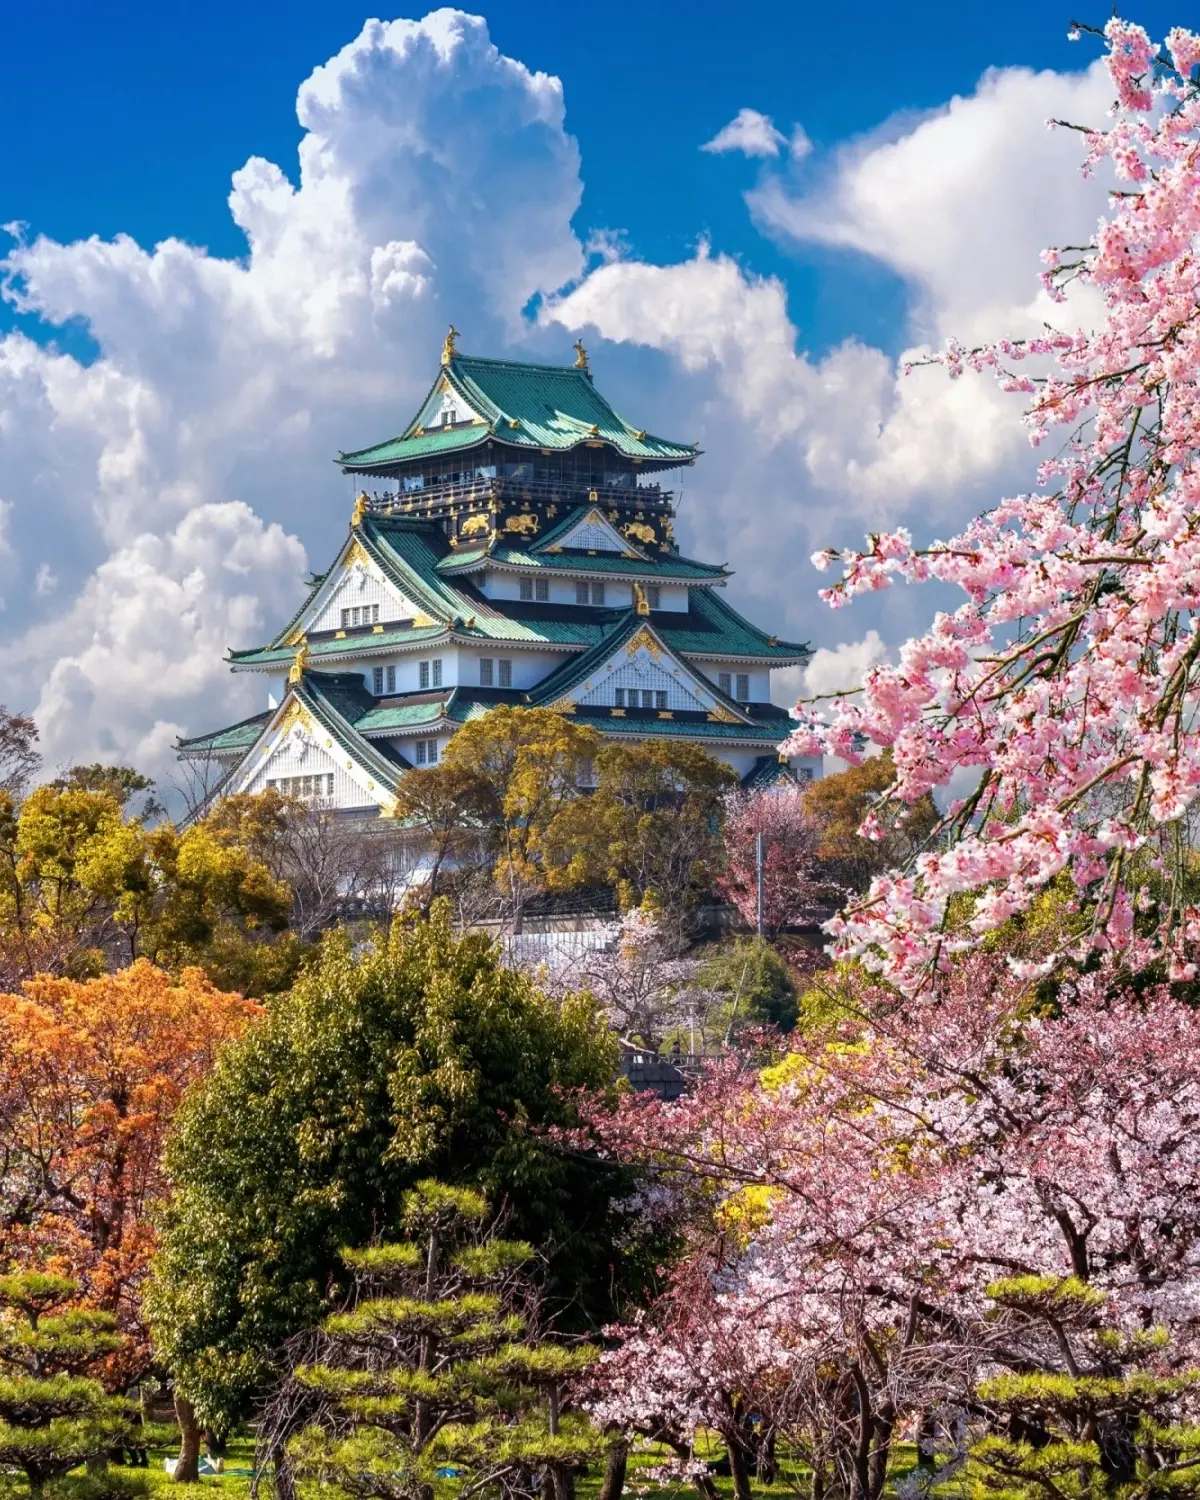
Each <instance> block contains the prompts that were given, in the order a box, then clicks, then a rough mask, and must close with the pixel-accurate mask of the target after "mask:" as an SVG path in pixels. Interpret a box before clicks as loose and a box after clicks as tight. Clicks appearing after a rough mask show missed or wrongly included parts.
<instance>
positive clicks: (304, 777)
mask: <svg viewBox="0 0 1200 1500" xmlns="http://www.w3.org/2000/svg"><path fill="white" fill-rule="evenodd" d="M455 340H456V333H455V331H454V330H453V329H451V331H450V334H449V335H448V336H447V338H446V342H445V345H444V347H443V350H442V358H441V365H440V368H439V370H438V373H437V377H436V379H435V380H434V382H433V384H432V386H431V388H430V390H429V394H428V395H427V396H426V398H425V400H424V402H423V403H422V405H421V407H420V410H419V411H418V412H417V414H416V416H415V417H414V418H413V420H412V421H411V422H410V423H409V425H408V426H407V427H406V428H405V429H404V431H403V432H402V433H401V434H400V435H399V436H398V437H395V438H391V439H390V440H388V441H387V442H384V443H380V444H377V445H376V446H375V447H373V448H365V449H360V450H358V451H356V452H351V453H342V454H340V455H339V457H338V460H337V462H338V463H339V464H340V465H341V468H342V471H343V472H344V473H347V474H354V475H360V476H362V479H363V483H364V489H363V491H362V493H361V494H360V495H359V498H358V500H357V502H356V504H355V507H354V511H353V514H352V516H351V518H350V525H349V527H348V530H347V534H346V538H345V540H344V542H343V543H342V546H341V547H340V549H339V551H338V553H337V556H336V557H335V558H334V559H333V562H332V563H331V565H330V567H329V568H328V569H327V570H326V571H325V572H324V573H320V574H316V575H314V576H313V578H312V580H311V586H310V589H309V593H308V595H307V597H306V598H305V599H304V601H303V603H302V604H301V605H300V608H299V609H298V610H297V611H296V614H295V615H294V616H293V617H292V619H291V620H290V621H289V622H288V623H287V624H286V625H285V626H284V627H283V629H282V630H281V631H280V632H279V633H278V635H276V636H275V638H274V639H273V640H272V641H270V642H268V643H267V644H266V645H263V646H257V647H254V648H251V649H249V650H237V651H232V652H231V653H230V655H229V662H230V665H231V667H232V669H233V670H234V671H237V672H255V673H258V674H260V675H261V676H263V677H264V678H265V679H266V680H265V684H264V686H265V693H264V697H265V699H266V704H265V706H264V708H263V710H262V712H260V713H258V714H256V715H254V716H253V717H252V718H250V719H246V720H244V721H243V722H241V723H239V724H234V725H231V726H229V727H228V728H226V729H221V730H217V731H215V732H214V733H210V734H206V735H199V736H196V737H195V738H192V739H186V740H182V741H180V744H179V753H180V755H181V756H182V757H185V758H191V759H205V760H209V761H213V762H216V763H218V764H219V765H220V766H221V768H222V770H223V771H224V773H225V774H224V779H223V781H222V790H223V791H229V792H233V791H245V792H253V791H261V790H263V789H264V788H265V787H267V786H276V787H278V788H279V789H280V790H282V791H285V792H287V793H289V794H291V795H299V796H305V797H312V798H320V799H321V800H323V801H325V802H328V803H330V804H331V805H333V806H335V807H337V808H340V809H344V810H346V811H347V812H350V811H354V812H357V813H361V814H363V815H371V814H374V813H376V812H378V811H381V810H383V811H386V810H387V809H388V807H389V805H390V802H391V798H392V795H393V793H394V792H395V789H396V786H397V783H398V780H399V778H400V777H401V776H403V775H404V774H405V772H406V771H408V770H409V769H411V768H413V767H421V766H428V765H433V764H436V763H437V761H438V760H439V759H440V757H441V754H442V752H443V751H444V749H445V746H446V744H447V743H448V741H449V738H450V736H451V735H453V733H454V731H455V729H456V728H457V727H458V726H459V725H460V724H462V723H463V722H464V721H465V720H467V719H469V718H473V717H476V716H477V715H479V714H482V713H485V712H486V711H487V710H488V709H489V708H491V707H492V706H493V705H495V704H497V703H516V704H523V705H526V706H531V707H549V708H553V709H556V710H557V711H558V712H560V713H569V714H572V715H575V716H577V717H578V718H579V719H580V720H581V721H585V722H587V723H589V724H592V725H593V726H594V727H595V728H596V729H597V730H599V731H600V733H602V734H604V735H607V736H611V737H613V738H617V739H625V740H628V739H635V740H636V739H645V738H648V737H651V736H654V737H658V736H667V737H669V738H673V739H686V740H691V741H693V742H695V743H699V744H702V745H703V746H704V747H705V748H706V749H707V750H709V751H711V752H712V753H713V754H714V755H716V756H718V757H719V758H720V759H722V760H724V761H726V762H728V763H729V764H730V765H731V766H733V767H734V768H735V769H736V770H737V771H738V773H739V774H740V775H741V776H742V778H743V780H744V781H747V782H752V783H754V784H761V783H763V782H765V781H769V780H770V779H772V778H773V777H775V776H777V775H779V774H787V772H788V771H789V769H790V771H791V774H795V775H800V776H811V775H814V774H819V770H818V768H817V766H816V764H815V763H806V762H802V761H798V762H795V763H793V765H792V766H791V767H790V768H788V767H787V766H785V765H784V764H783V763H781V762H780V760H779V756H778V751H777V747H778V745H779V743H780V742H781V741H782V740H783V739H784V738H785V736H786V735H787V733H788V729H789V725H790V720H789V718H788V715H787V714H786V712H785V711H784V710H783V709H780V708H777V707H775V706H774V705H773V704H772V703H771V701H770V699H771V695H770V674H771V671H772V670H773V669H775V668H779V667H785V666H794V665H796V664H798V663H802V662H804V661H805V660H807V658H808V655H809V650H808V647H807V646H804V645H800V644H797V643H794V642H789V641H781V640H777V639H776V637H774V636H773V635H769V634H767V633H766V632H764V631H762V630H760V629H759V628H758V627H757V626H755V625H752V624H750V622H749V621H747V620H745V619H744V618H743V617H742V616H741V615H739V614H737V613H736V612H735V611H734V610H733V609H731V608H730V607H729V605H728V604H726V603H725V602H724V599H723V598H722V589H723V587H724V585H725V583H726V581H727V579H728V578H729V573H728V571H727V570H726V568H725V567H724V566H722V565H720V564H712V563H702V562H698V561H696V560H694V559H692V558H688V557H684V556H683V555H682V554H681V553H680V551H679V549H678V547H677V545H676V542H675V535H674V527H673V520H674V507H673V495H672V492H671V490H670V489H669V488H666V487H665V486H664V481H665V480H666V479H667V476H669V474H670V472H671V471H672V470H678V469H680V468H682V467H684V466H690V465H691V464H693V463H695V461H696V459H697V457H698V456H699V450H698V449H697V448H696V446H695V445H694V444H689V443H674V442H669V441H667V440H666V439H665V438H660V437H655V436H654V435H653V434H651V433H649V432H646V431H645V430H644V429H641V428H637V427H634V426H633V425H632V424H631V423H629V422H626V421H625V420H624V419H623V418H621V417H619V416H618V415H617V413H616V412H615V411H614V409H613V408H612V407H611V406H610V405H609V403H608V402H607V401H606V400H605V398H604V397H603V396H602V395H601V394H600V392H599V391H598V390H597V389H596V386H595V384H594V382H593V379H592V374H591V370H590V369H589V367H588V360H587V355H586V352H585V350H584V348H583V346H582V344H578V345H576V356H577V357H576V360H575V363H574V365H569V366H560V365H534V364H522V363H518V362H516V361H514V360H502V359H483V358H478V357H474V356H469V355H465V354H460V353H459V352H458V350H457V347H456V342H455Z"/></svg>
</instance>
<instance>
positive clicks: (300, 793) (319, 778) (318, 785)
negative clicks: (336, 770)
mask: <svg viewBox="0 0 1200 1500" xmlns="http://www.w3.org/2000/svg"><path fill="white" fill-rule="evenodd" d="M267 785H268V786H269V787H276V788H277V789H278V790H279V791H280V792H282V794H283V795H284V796H285V797H299V798H301V799H302V800H304V801H306V802H311V801H313V800H314V799H315V798H317V797H332V796H333V772H332V771H327V772H320V773H318V774H317V775H315V776H281V777H280V778H279V780H278V781H268V782H267Z"/></svg>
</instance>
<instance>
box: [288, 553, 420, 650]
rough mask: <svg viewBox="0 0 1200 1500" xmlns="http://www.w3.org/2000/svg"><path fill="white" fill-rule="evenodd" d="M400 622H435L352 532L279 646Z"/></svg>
mask: <svg viewBox="0 0 1200 1500" xmlns="http://www.w3.org/2000/svg"><path fill="white" fill-rule="evenodd" d="M414 592H415V591H414ZM396 620H411V621H412V622H413V623H414V624H417V625H428V624H430V623H432V621H431V617H430V615H429V612H428V611H427V610H426V609H424V608H422V606H421V604H420V603H419V602H418V601H417V599H416V598H415V597H413V596H411V595H409V594H407V593H405V592H404V591H403V590H402V589H401V588H400V587H398V586H397V584H396V582H395V580H394V579H392V578H389V577H388V576H387V574H386V573H385V572H384V570H383V569H382V568H381V567H380V566H379V564H378V563H377V562H376V560H375V559H374V558H373V557H372V556H371V555H370V553H369V552H368V551H367V549H366V547H364V546H363V543H362V541H361V539H360V538H359V537H358V536H357V535H356V534H355V533H353V532H352V533H351V535H350V536H349V537H348V538H347V540H346V542H345V544H344V545H343V547H342V550H341V552H340V553H339V554H338V557H337V560H336V561H335V563H334V564H333V566H332V567H331V568H330V569H329V571H328V573H326V574H325V576H324V578H323V579H322V580H321V582H320V583H319V584H318V585H317V586H316V587H315V588H314V589H313V591H312V593H311V594H310V595H309V597H308V598H307V599H306V600H305V602H304V605H303V606H302V607H301V609H300V611H299V612H298V613H297V614H296V616H295V617H294V619H292V620H291V621H290V622H289V624H288V627H287V629H286V631H285V632H284V634H283V637H281V644H286V645H295V644H296V643H297V642H299V640H300V639H301V638H302V637H304V636H311V635H320V634H325V633H327V632H330V631H332V632H334V633H335V634H337V633H339V632H348V631H355V630H370V629H373V628H374V627H375V626H379V627H380V628H382V626H383V625H384V624H385V623H386V622H388V621H396Z"/></svg>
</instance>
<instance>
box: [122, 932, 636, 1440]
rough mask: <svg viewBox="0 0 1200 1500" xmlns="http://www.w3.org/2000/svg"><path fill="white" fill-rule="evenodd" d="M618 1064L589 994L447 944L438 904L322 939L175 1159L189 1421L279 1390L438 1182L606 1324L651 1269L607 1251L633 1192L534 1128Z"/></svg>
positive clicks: (203, 1091)
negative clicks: (544, 1259) (539, 982)
mask: <svg viewBox="0 0 1200 1500" xmlns="http://www.w3.org/2000/svg"><path fill="white" fill-rule="evenodd" d="M616 1066H617V1049H616V1044H615V1042H614V1041H613V1039H612V1037H611V1036H610V1034H609V1033H608V1031H607V1028H605V1027H604V1026H603V1025H602V1024H601V1023H600V1022H599V1020H598V1019H597V1017H596V1016H595V1014H594V1010H593V1003H592V1002H591V1000H590V999H585V998H581V997H574V998H572V997H568V998H567V999H566V1000H565V1001H563V1002H561V1003H559V1002H552V1001H550V1000H548V999H547V998H546V997H544V996H543V995H542V994H541V993H540V992H539V991H538V990H536V989H535V988H534V987H533V985H532V983H531V981H530V980H529V979H528V978H527V977H526V976H524V975H522V974H518V973H515V972H512V971H511V970H508V969H506V968H504V967H503V966H502V964H501V963H500V962H499V958H498V955H497V953H496V951H495V949H494V947H493V945H491V944H490V943H489V942H488V941H487V940H486V939H485V938H483V937H482V936H480V935H478V934H475V935H468V936H466V937H464V938H461V939H455V937H454V936H453V933H452V931H451V928H450V922H449V916H448V913H447V911H446V910H445V909H444V908H438V909H437V910H436V911H435V913H434V916H433V918H432V919H430V920H428V921H423V920H420V919H417V918H415V917H414V918H409V919H405V920H403V921H399V922H397V923H395V924H394V925H393V927H392V930H391V932H390V934H389V935H387V936H383V935H380V936H379V937H378V938H377V939H376V941H374V942H373V943H372V944H370V945H368V946H367V947H365V948H358V949H356V948H355V947H354V946H353V945H352V944H351V942H350V940H349V938H348V937H346V936H345V935H344V934H338V935H335V936H333V937H330V938H328V939H326V941H325V943H324V944H323V945H322V950H321V952H320V955H319V958H318V960H317V961H316V962H315V963H313V964H312V965H310V966H309V967H307V968H306V969H305V971H304V973H303V974H302V975H301V977H300V979H299V980H298V981H297V983H296V984H295V986H294V987H293V988H292V990H291V991H290V992H289V993H288V994H287V995H284V996H281V997H279V998H278V999H277V1000H275V1001H274V1002H273V1004H272V1006H271V1009H270V1012H269V1014H268V1016H267V1018H266V1019H265V1020H264V1021H263V1022H262V1023H261V1024H260V1025H258V1026H257V1027H255V1029H254V1031H253V1032H252V1033H248V1034H247V1035H246V1036H245V1037H244V1038H242V1039H241V1040H239V1041H238V1042H235V1043H234V1044H233V1045H232V1046H230V1047H227V1048H226V1049H225V1050H224V1052H223V1053H222V1055H221V1058H220V1059H219V1061H218V1063H217V1066H216V1068H215V1070H214V1072H213V1073H212V1074H211V1075H209V1077H208V1079H206V1080H205V1081H204V1083H202V1084H201V1085H200V1086H199V1087H198V1088H195V1089H193V1090H191V1091H190V1093H189V1095H188V1097H187V1099H186V1100H185V1102H184V1105H183V1108H182V1111H181V1114H180V1117H179V1124H178V1127H177V1133H176V1136H175V1139H174V1142H173V1144H172V1145H171V1146H170V1147H169V1149H168V1152H167V1158H166V1165H167V1171H168V1174H169V1176H170V1177H171V1179H172V1181H173V1184H174V1192H173V1195H172V1198H171V1200H170V1202H169V1204H168V1207H167V1210H166V1212H165V1214H164V1216H163V1222H162V1240H161V1249H160V1251H159V1254H158V1256H157V1258H156V1262H155V1269H154V1272H153V1275H152V1278H151V1287H150V1292H149V1297H148V1308H149V1313H150V1318H151V1322H152V1326H153V1329H154V1334H155V1339H156V1344H157V1347H158V1349H159V1350H160V1352H161V1354H162V1355H163V1357H164V1359H165V1360H166V1362H167V1364H168V1365H169V1367H170V1368H171V1369H172V1371H173V1372H174V1374H175V1375H176V1378H177V1381H178V1383H179V1387H180V1388H181V1389H182V1390H183V1391H184V1392H185V1394H186V1395H187V1396H188V1397H189V1398H190V1399H191V1400H192V1401H193V1402H194V1403H195V1404H196V1406H197V1408H198V1409H199V1411H200V1415H201V1418H202V1419H203V1420H205V1421H207V1422H211V1423H215V1424H216V1425H226V1423H227V1421H228V1419H229V1417H230V1416H231V1415H232V1414H234V1413H235V1412H236V1411H237V1410H238V1408H239V1403H240V1402H241V1401H242V1399H243V1398H244V1397H245V1395H246V1394H247V1393H248V1392H249V1391H250V1390H251V1388H252V1387H254V1386H255V1385H256V1384H257V1383H260V1382H262V1381H264V1380H266V1379H269V1378H270V1377H271V1373H272V1369H273V1366H272V1363H271V1360H272V1357H273V1355H274V1354H275V1352H276V1351H277V1350H278V1348H279V1346H280V1345H281V1344H282V1342H283V1341H284V1340H285V1339H286V1338H288V1337H289V1336H290V1335H292V1334H294V1333H296V1332H297V1331H299V1330H301V1329H303V1328H306V1327H311V1326H313V1324H314V1323H315V1322H316V1321H317V1320H318V1319H319V1318H320V1317H321V1315H322V1314H323V1313H324V1312H325V1311H327V1309H328V1302H327V1297H328V1296H329V1294H330V1289H331V1287H334V1288H336V1285H337V1283H338V1280H339V1278H340V1276H341V1274H342V1264H341V1261H340V1259H339V1254H338V1252H339V1250H340V1249H341V1247H342V1246H343V1245H345V1244H346V1243H347V1241H349V1242H350V1243H355V1242H357V1243H359V1244H362V1243H364V1242H366V1241H367V1240H369V1239H370V1238H371V1237H372V1236H373V1235H375V1234H378V1233H386V1232H388V1231H389V1230H391V1229H392V1228H393V1226H394V1225H395V1223H396V1218H397V1214H398V1212H399V1208H400V1204H401V1202H402V1201H403V1197H404V1193H405V1192H406V1190H407V1189H408V1188H410V1187H411V1186H412V1184H413V1183H414V1182H415V1181H417V1180H418V1179H419V1178H421V1177H424V1176H427V1175H429V1174H434V1175H436V1176H438V1177H440V1178H443V1179H445V1180H447V1181H449V1182H452V1183H455V1184H459V1185H464V1184H469V1185H471V1186H474V1187H476V1188H477V1189H479V1190H480V1191H482V1192H484V1193H486V1194H487V1196H488V1198H489V1199H490V1200H491V1201H492V1202H494V1203H496V1204H497V1205H498V1206H500V1207H501V1208H502V1209H503V1210H504V1211H505V1212H506V1213H507V1214H508V1216H509V1217H508V1220H507V1223H508V1227H509V1228H510V1229H511V1230H512V1232H513V1233H514V1234H516V1235H519V1236H520V1237H522V1238H524V1239H528V1240H530V1241H531V1242H532V1243H534V1244H538V1245H541V1246H546V1247H547V1248H548V1257H549V1259H548V1272H549V1282H548V1287H547V1292H548V1295H549V1297H550V1299H551V1302H552V1304H553V1305H554V1306H555V1308H556V1312H557V1314H558V1315H559V1316H560V1317H561V1318H562V1319H564V1320H565V1321H566V1322H567V1323H570V1322H572V1321H574V1322H575V1323H579V1322H586V1321H587V1320H588V1319H589V1318H596V1317H599V1318H604V1317H606V1316H609V1315H610V1311H611V1307H612V1304H611V1301H610V1298H611V1295H612V1294H613V1292H614V1291H617V1290H620V1288H621V1287H622V1286H627V1285H628V1284H629V1283H630V1280H631V1279H632V1278H634V1277H636V1276H637V1275H639V1274H641V1270H642V1267H641V1263H640V1262H639V1260H638V1256H637V1253H636V1251H635V1250H626V1249H624V1248H622V1249H620V1250H619V1249H618V1248H617V1243H616V1238H615V1236H616V1233H617V1231H618V1228H619V1221H618V1220H617V1218H616V1216H615V1215H614V1210H613V1201H614V1199H615V1198H617V1197H618V1196H619V1195H621V1194H622V1193H627V1192H628V1191H629V1186H630V1179H629V1178H628V1177H626V1176H624V1175H623V1174H622V1173H621V1172H618V1171H614V1170H613V1169H611V1168H609V1167H607V1166H605V1165H603V1164H601V1163H596V1162H591V1161H588V1160H585V1159H584V1158H583V1157H582V1156H580V1155H578V1154H575V1153H572V1152H567V1151H563V1150H561V1149H559V1148H558V1147H557V1146H556V1145H555V1144H554V1143H553V1142H552V1141H550V1140H548V1139H546V1138H545V1136H544V1135H541V1134H539V1133H538V1132H539V1131H541V1130H542V1129H543V1128H544V1127H550V1126H568V1127H569V1126H572V1125H573V1124H574V1123H576V1121H577V1114H576V1108H575V1105H574V1104H573V1102H572V1098H571V1091H572V1090H579V1089H584V1090H597V1089H605V1088H608V1087H610V1086H611V1084H612V1080H613V1078H614V1076H615V1073H616ZM650 1264H653V1261H651V1262H650Z"/></svg>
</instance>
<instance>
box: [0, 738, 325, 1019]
mask: <svg viewBox="0 0 1200 1500" xmlns="http://www.w3.org/2000/svg"><path fill="white" fill-rule="evenodd" d="M149 786H150V783H149V782H147V781H146V779H145V778H144V777H141V776H139V775H138V774H137V773H136V772H134V771H130V770H128V768H126V767H120V766H99V765H96V766H82V767H75V768H73V769H72V771H70V772H69V773H68V774H67V775H66V776H64V777H62V778H60V780H58V781H57V782H51V783H46V784H45V785H42V786H39V787H37V788H35V790H34V791H32V792H31V793H30V794H29V796H27V797H26V798H25V799H24V801H22V802H21V803H20V805H19V806H18V805H17V804H16V803H14V801H13V800H12V797H11V796H10V794H9V793H8V792H5V791H2V790H0V981H2V982H3V983H4V984H5V985H6V986H10V985H13V984H15V983H16V982H18V981H19V980H20V979H24V978H28V977H30V976H31V975H32V974H33V973H34V972H47V973H53V974H58V975H65V976H67V977H71V978H88V977H94V976H95V975H97V974H99V973H101V972H103V971H104V970H105V969H110V968H112V967H114V966H119V965H121V964H125V963H131V962H133V961H134V960H135V959H137V958H139V957H142V958H149V959H152V960H153V961H154V962H155V963H157V964H158V965H160V966H161V967H163V968H167V969H170V970H172V971H173V972H178V971H179V970H181V969H182V968H184V967H187V966H189V965H198V966H199V967H201V968H203V969H205V970H206V972H207V973H208V974H209V977H210V978H212V979H213V980H214V981H215V982H216V983H218V984H219V985H221V986H222V987H224V988H226V989H237V990H238V991H239V992H241V993H244V994H250V995H256V994H264V993H269V992H270V991H271V990H272V989H274V988H278V987H280V986H281V985H285V984H287V983H288V982H290V980H291V978H292V977H293V976H294V974H295V972H296V969H297V967H298V963H299V956H298V952H297V945H296V944H295V942H294V941H292V940H290V939H289V938H288V937H281V936H280V935H281V934H283V933H284V932H285V929H286V928H287V924H288V918H289V913H290V910H291V901H292V893H291V889H290V887H289V886H288V885H287V883H286V882H285V881H283V880H281V879H279V878H277V877H276V876H275V875H274V874H273V873H272V871H271V869H270V867H269V866H268V864H267V863H266V861H265V859H264V858H263V842H264V841H263V826H264V822H266V823H269V822H270V820H271V818H272V817H273V816H276V815H277V814H278V807H279V806H281V805H282V803H283V799H281V798H278V797H274V796H273V800H272V799H271V798H263V799H249V800H253V801H256V802H257V801H263V802H267V803H270V804H271V805H270V806H263V807H258V808H255V809H254V811H253V815H251V813H250V812H248V811H243V812H242V814H241V815H240V816H236V815H235V812H236V810H235V812H231V811H230V810H228V809H226V808H224V807H223V808H222V809H220V810H219V811H218V812H216V813H214V814H213V815H212V816H210V817H209V818H206V819H204V820H202V821H200V822H198V823H195V824H193V825H191V826H190V827H188V828H186V829H184V830H182V831H181V830H178V829H176V828H173V827H172V826H171V825H170V824H161V825H159V826H158V827H156V828H153V829H151V828H147V827H146V826H145V822H144V821H143V820H144V818H145V816H146V815H147V814H148V813H150V812H156V811H157V808H155V807H149V808H143V810H142V814H141V815H139V816H137V817H131V816H129V815H128V808H127V806H126V804H127V802H128V801H129V798H130V797H131V796H133V795H134V794H135V793H136V792H139V791H143V790H147V789H148V788H149ZM230 800H233V799H230ZM243 800H247V799H243Z"/></svg>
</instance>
